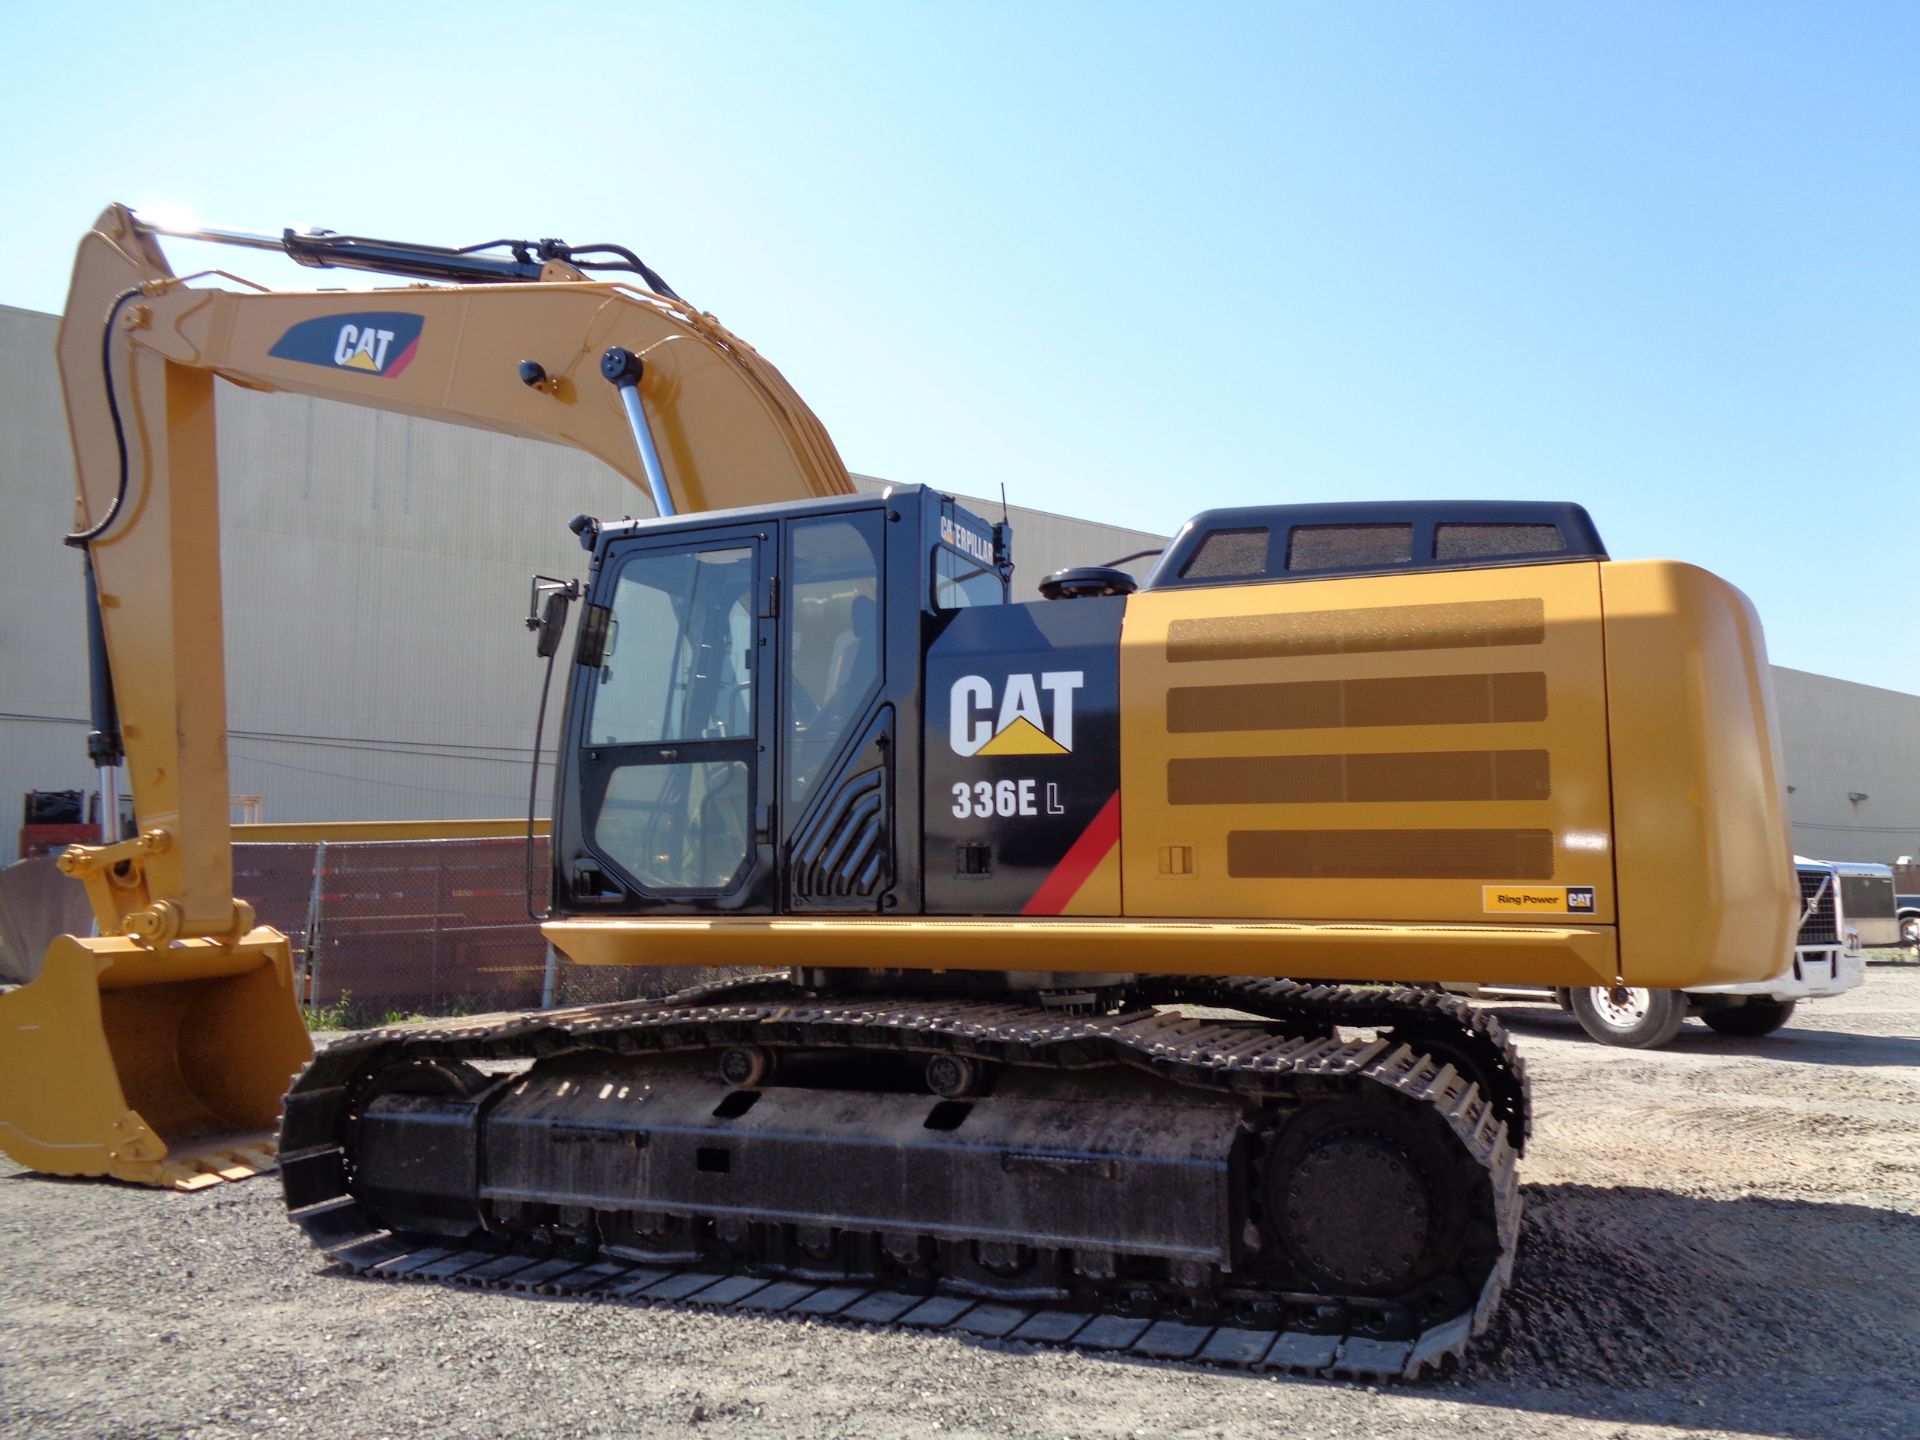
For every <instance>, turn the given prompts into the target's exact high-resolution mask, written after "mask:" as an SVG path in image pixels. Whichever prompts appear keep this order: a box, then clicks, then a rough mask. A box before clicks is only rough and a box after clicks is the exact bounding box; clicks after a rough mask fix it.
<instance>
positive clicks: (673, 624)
mask: <svg viewBox="0 0 1920 1440" xmlns="http://www.w3.org/2000/svg"><path fill="white" fill-rule="evenodd" d="M772 552H773V545H772V543H771V541H770V539H769V537H768V534H767V532H765V531H762V530H757V529H756V530H745V529H732V530H712V531H705V532H702V533H700V534H699V535H697V536H683V537H663V538H662V539H660V540H657V541H653V540H641V541H636V542H634V543H632V544H629V545H622V544H616V545H615V546H614V547H613V548H612V549H611V550H610V551H609V552H608V554H607V556H606V558H605V560H604V562H603V566H604V570H605V572H606V574H605V575H604V576H603V578H602V580H601V582H600V584H599V586H598V587H597V588H598V592H599V593H598V596H597V597H596V598H597V599H598V601H599V603H598V605H597V606H595V607H594V609H593V610H592V611H590V612H589V622H590V623H593V624H597V625H600V626H602V627H603V628H604V635H603V636H601V637H598V638H597V640H596V639H594V638H593V637H588V638H587V639H585V640H583V644H585V645H592V646H593V647H594V649H595V650H596V651H597V654H593V653H590V654H586V655H585V656H584V660H583V663H582V664H581V665H580V666H579V667H578V672H577V674H576V682H575V683H576V686H577V687H579V688H577V689H576V690H575V692H574V695H573V701H574V709H575V712H576V714H578V715H579V716H580V717H581V718H580V719H579V720H577V721H576V722H575V723H574V726H573V734H572V740H573V759H574V764H575V765H576V767H577V772H576V773H577V774H578V777H579V783H578V787H577V789H576V790H575V793H576V794H577V796H578V806H579V809H578V818H577V821H575V822H574V823H572V824H570V825H569V826H568V827H567V828H568V831H569V836H570V843H571V846H572V849H573V852H574V853H573V855H572V858H571V861H570V864H571V871H572V874H571V881H570V884H569V886H568V888H569V889H570V891H571V898H572V900H573V901H574V902H575V903H576V905H577V904H578V903H579V902H582V901H584V902H586V903H587V904H589V905H592V906H594V908H615V909H626V908H630V906H632V902H634V901H642V902H651V903H646V904H643V905H640V906H637V907H632V908H644V909H654V908H658V907H668V908H673V909H679V910H690V911H714V910H720V911H728V912H735V913H739V912H746V913H768V912H770V911H771V910H772V909H773V906H774V901H775V895H776V890H777V887H776V885H775V877H774V868H775V867H774V863H773V844H772V836H771V834H770V833H769V829H770V815H771V809H770V806H771V803H772V797H773V790H774V785H775V776H774V774H773V766H772V764H771V763H770V754H769V752H768V750H767V749H766V748H765V747H764V744H763V739H762V737H763V736H766V735H768V734H770V733H771V723H770V722H771V715H772V706H773V692H774V689H775V687H774V685H773V684H772V678H773V677H772V676H771V675H770V674H768V673H766V662H767V657H769V656H770V655H772V653H773V649H772V644H771V642H772V637H773V632H772V625H773V620H772V611H773V602H772V596H773V585H772V575H771V570H770V566H771V564H772V560H773V553H772ZM592 661H597V663H584V662H592Z"/></svg>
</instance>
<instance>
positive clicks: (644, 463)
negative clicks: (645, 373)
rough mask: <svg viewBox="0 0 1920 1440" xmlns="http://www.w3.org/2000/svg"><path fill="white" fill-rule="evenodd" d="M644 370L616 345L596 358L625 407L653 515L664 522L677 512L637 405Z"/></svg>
mask: <svg viewBox="0 0 1920 1440" xmlns="http://www.w3.org/2000/svg"><path fill="white" fill-rule="evenodd" d="M644 368H645V366H644V365H643V364H642V362H641V359H640V357H639V356H638V355H636V354H634V353H633V352H632V351H631V350H627V349H624V348H622V347H621V346H618V345H615V346H613V347H612V348H611V349H610V350H608V351H607V353H606V354H604V355H602V356H601V357H600V373H601V374H602V375H604V376H605V377H606V378H607V381H608V383H610V384H611V385H612V386H613V388H614V389H616V390H618V391H619V392H620V403H621V404H622V405H624V406H626V409H627V424H628V425H629V426H631V427H632V429H633V443H634V444H635V445H636V446H638V447H639V450H640V468H641V469H643V470H645V471H646V472H647V488H648V489H649V490H651V491H652V492H653V508H654V512H655V513H656V514H658V515H659V516H660V518H661V519H662V520H665V519H668V518H670V517H671V516H673V515H676V514H678V513H679V512H678V511H677V510H675V509H674V508H673V492H672V491H670V490H668V489H667V472H666V471H665V470H663V469H661V468H660V452H659V450H657V449H656V448H655V447H654V443H653V428H652V427H651V426H650V425H648V424H647V410H646V406H644V405H642V404H641V403H640V375H641V372H642V370H643V369H644Z"/></svg>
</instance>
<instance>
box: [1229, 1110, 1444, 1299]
mask: <svg viewBox="0 0 1920 1440" xmlns="http://www.w3.org/2000/svg"><path fill="white" fill-rule="evenodd" d="M1425 1118H1426V1117H1424V1116H1421V1115H1417V1114H1407V1113H1403V1112H1402V1111H1401V1110H1400V1109H1398V1108H1397V1107H1394V1106H1391V1105H1387V1104H1379V1103H1368V1104H1355V1103H1349V1102H1328V1103H1323V1104H1320V1105H1316V1106H1311V1107H1309V1108H1308V1109H1306V1110H1304V1111H1302V1112H1301V1113H1300V1114H1299V1115H1298V1116H1297V1117H1296V1118H1295V1119H1294V1120H1293V1121H1292V1123H1290V1124H1289V1125H1288V1126H1287V1127H1286V1128H1285V1129H1284V1130H1283V1131H1281V1133H1280V1134H1279V1136H1278V1137H1277V1138H1276V1140H1275V1143H1274V1145H1273V1147H1272V1151H1271V1154H1270V1158H1269V1161H1268V1164H1267V1167H1266V1180H1265V1187H1266V1195H1265V1200H1266V1210H1267V1217H1268V1227H1269V1229H1270V1230H1271V1232H1272V1234H1273V1235H1274V1238H1275V1239H1277V1240H1278V1241H1279V1245H1280V1249H1281V1251H1282V1253H1283V1254H1284V1255H1285V1256H1286V1258H1287V1260H1288V1262H1289V1263H1290V1264H1291V1265H1292V1267H1293V1268H1294V1269H1295V1270H1296V1271H1297V1272H1298V1274H1299V1275H1300V1276H1301V1277H1302V1278H1304V1279H1305V1280H1306V1281H1307V1282H1309V1285H1310V1287H1311V1288H1313V1289H1316V1290H1322V1291H1326V1292H1328V1293H1331V1294H1348V1295H1367V1296H1382V1297H1384V1296H1403V1295H1407V1294H1408V1293H1409V1292H1410V1291H1413V1290H1416V1289H1417V1288H1418V1287H1419V1286H1421V1285H1422V1284H1423V1283H1424V1282H1425V1281H1427V1280H1429V1279H1431V1278H1432V1277H1433V1276H1435V1275H1436V1274H1439V1273H1440V1272H1442V1271H1444V1270H1446V1269H1447V1268H1449V1266H1450V1265H1451V1263H1452V1261H1453V1258H1454V1256H1453V1253H1452V1250H1453V1249H1454V1248H1455V1247H1453V1246H1449V1245H1448V1244H1447V1243H1446V1239H1445V1237H1447V1236H1449V1235H1457V1234H1458V1233H1459V1229H1460V1220H1461V1219H1462V1218H1463V1217H1464V1215H1465V1213H1466V1210H1467V1208H1468V1196H1467V1195H1466V1193H1465V1192H1464V1190H1463V1189H1462V1188H1461V1187H1460V1185H1459V1182H1458V1180H1457V1179H1456V1162H1455V1157H1454V1156H1452V1155H1450V1154H1449V1153H1448V1151H1449V1148H1450V1147H1449V1146H1448V1145H1447V1143H1446V1140H1445V1139H1444V1138H1443V1137H1440V1136H1436V1135H1434V1134H1433V1133H1432V1130H1431V1127H1430V1126H1429V1125H1427V1124H1426V1123H1423V1122H1424V1121H1425Z"/></svg>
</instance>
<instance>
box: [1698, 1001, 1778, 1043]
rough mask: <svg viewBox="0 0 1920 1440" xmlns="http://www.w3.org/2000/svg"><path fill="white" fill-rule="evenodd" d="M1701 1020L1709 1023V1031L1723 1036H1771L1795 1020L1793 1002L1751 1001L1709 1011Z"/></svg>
mask: <svg viewBox="0 0 1920 1440" xmlns="http://www.w3.org/2000/svg"><path fill="white" fill-rule="evenodd" d="M1700 1018H1701V1019H1702V1020H1704V1021H1706V1022H1707V1028H1708V1029H1710V1030H1717V1031H1719V1032H1720V1033H1721V1034H1722V1035H1745V1036H1754V1035H1771V1034H1772V1033H1773V1032H1774V1031H1776V1030H1778V1029H1779V1028H1780V1027H1781V1026H1782V1025H1784V1024H1786V1023H1787V1021H1789V1020H1791V1019H1792V1018H1793V1001H1791V1000H1749V1001H1747V1003H1746V1004H1744V1005H1729V1006H1728V1007H1727V1008H1726V1009H1724V1010H1709V1011H1707V1013H1706V1014H1704V1015H1702V1016H1701V1017H1700Z"/></svg>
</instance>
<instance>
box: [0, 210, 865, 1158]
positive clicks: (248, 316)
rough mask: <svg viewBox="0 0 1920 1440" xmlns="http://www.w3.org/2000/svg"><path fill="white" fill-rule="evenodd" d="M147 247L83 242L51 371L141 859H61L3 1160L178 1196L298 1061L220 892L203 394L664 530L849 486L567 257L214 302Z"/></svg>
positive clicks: (710, 335)
mask: <svg viewBox="0 0 1920 1440" xmlns="http://www.w3.org/2000/svg"><path fill="white" fill-rule="evenodd" d="M196 233H198V234H199V238H205V239H220V240H231V241H236V242H238V243H243V244H254V245H260V244H263V243H277V242H263V241H261V240H260V239H258V238H256V237H238V236H230V235H224V234H221V233H219V232H196ZM155 236H156V231H155V230H154V229H153V228H151V227H148V226H145V225H143V224H142V223H141V222H140V221H139V220H138V219H137V218H136V217H135V216H134V215H133V214H132V212H130V211H129V210H127V209H126V208H124V207H122V206H117V205H116V206H113V207H110V208H109V209H108V210H106V211H105V212H104V213H103V214H102V215H101V216H100V218H99V220H98V221H97V222H95V225H94V228H93V230H92V231H91V232H90V233H89V234H88V235H87V236H86V238H85V239H84V240H82V241H81V244H80V251H79V255H78V257H77V259H76V260H75V263H74V272H73V284H72V287H71V290H70V291H69V294H68V300H67V309H66V315H65V318H64V319H63V321H62V323H61V327H60V338H59V351H58V354H59V365H60V376H61V383H62V385H63V387H64V389H65V393H66V399H67V414H68V423H69V425H70V427H71V430H72V438H73V449H74V457H75V462H76V471H77V477H78V484H77V493H76V496H75V526H76V537H79V536H85V537H87V538H86V544H87V548H88V552H89V555H90V558H91V561H92V570H93V577H94V583H95V586H96V589H97V594H98V599H99V603H100V607H101V620H102V628H103V630H104V633H105V641H106V652H107V657H108V662H109V669H110V672H111V675H112V681H113V687H114V691H115V695H116V698H117V700H118V704H119V713H120V721H121V731H122V734H123V736H124V739H125V746H126V760H127V768H128V771H129V776H130V780H131V786H132V792H133V802H134V814H135V817H136V822H137V832H138V833H137V836H136V838H134V839H130V840H126V841H122V842H119V843H117V844H109V845H105V846H75V847H73V848H72V849H71V850H69V851H68V852H67V854H66V855H65V856H64V857H63V858H62V861H61V865H62V868H63V869H64V870H65V871H66V872H67V873H68V874H70V875H74V876H76V877H78V878H79V879H81V880H82V881H83V882H84V883H85V884H86V886H87V893H88V897H89V900H90V901H91V903H92V906H93V909H94V913H95V917H96V920H97V923H98V929H99V931H100V934H99V935H98V936H97V937H93V938H88V937H82V936H73V935H67V936H61V937H59V938H58V939H56V940H55V941H54V942H53V944H52V945H51V947H50V948H49V950H48V952H47V956H46V961H45V964H44V966H43V968H42V972H41V975H40V976H39V978H38V979H36V980H35V981H34V982H33V983H32V984H29V985H27V986H24V987H23V988H21V989H20V990H18V991H15V992H14V993H12V994H9V995H5V996H0V1150H4V1151H5V1152H6V1153H7V1154H8V1155H9V1156H11V1157H12V1158H13V1159H15V1160H16V1161H18V1162H19V1163H21V1164H23V1165H26V1166H29V1167H30V1168H32V1169H36V1170H41V1171H46V1172H49V1173H53V1174H68V1175H78V1174H106V1175H113V1176H116V1177H118V1178H121V1179H125V1180H135V1181H142V1182H146V1183H153V1184H167V1185H181V1186H189V1187H192V1186H198V1185H201V1184H207V1183H213V1182H214V1181H216V1180H218V1179H222V1178H226V1179H237V1178H241V1177H242V1176H244V1175H246V1174H250V1173H252V1172H253V1171H254V1170H256V1169H258V1168H259V1167H260V1166H261V1165H262V1164H265V1163H268V1158H269V1156H270V1153H271V1141H270V1136H271V1132H272V1128H273V1125H274V1121H275V1116H276V1114H277V1111H278V1108H279V1102H280V1097H281V1095H282V1093H283V1092H284V1091H285V1088H286V1083H287V1080H288V1077H289V1076H290V1075H291V1074H292V1073H293V1072H294V1071H295V1070H296V1069H297V1068H298V1067H299V1066H300V1065H301V1064H302V1063H303V1062H304V1061H305V1059H306V1058H307V1056H308V1055H310V1054H311V1046H310V1044H309V1042H308V1039H307V1034H306V1029H305V1026H304V1024H303V1022H302V1020H301V1016H300V1012H299V1007H298V1003H297V997H296V995H295V992H294V986H293V980H292V961H291V955H290V951H289V947H288V944H287V940H286V937H285V936H283V935H281V934H280V933H279V932H278V931H276V930H273V929H270V928H268V927H265V926H256V925H255V924H254V916H253V912H252V908H251V907H250V906H248V905H247V904H246V903H245V902H243V901H240V900H237V899H235V898H234V895H233V856H232V844H231V835H230V826H229V815H228V803H227V796H228V793H229V787H228V783H227V743H226V742H227V734H226V676H225V661H224V653H225V652H224V642H223V635H222V628H221V587H220V524H219V500H218V495H219V486H218V478H217V470H216V465H215V455H214V450H215V407H214V383H213V382H214V380H215V378H216V377H218V378H220V379H225V380H228V381H231V382H232V383H234V384H237V385H243V386H246V387H247V388H249V389H255V390H283V391H292V392H296V393H300V394H307V395H318V396H323V397H326V398H328V399H333V400H341V401H345V402H347V403H349V404H355V405H368V406H373V407H375V408H377V409H382V410H394V411H399V412H401V413H403V414H409V415H418V416H422V417H425V418H429V419H435V420H450V421H454V422H457V423H461V424H466V425H473V426H477V427H480V428H483V429H489V430H498V431H504V432H506V433H509V434H515V435H524V436H529V437H533V438H536V439H543V440H551V441H556V442H558V443H561V444H565V445H571V446H574V447H577V448H579V449H582V450H585V451H588V452H589V453H591V454H593V455H596V456H598V457H599V458H600V459H602V460H604V461H605V462H606V463H607V464H609V465H611V466H612V467H613V468H614V469H616V470H618V471H619V472H620V473H621V474H623V475H625V476H627V477H628V479H630V480H632V481H633V482H634V483H635V484H636V485H639V486H642V487H644V488H647V489H649V490H650V491H652V492H653V494H654V496H655V500H656V505H657V507H658V508H661V509H663V510H669V509H670V510H671V511H672V512H673V513H684V512H687V511H694V510H709V509H718V508H725V507H731V506H737V505H754V504H764V503H768V502H773V501H781V500H793V499H803V498H806V497H808V496H817V495H837V494H845V493H847V492H849V491H850V490H851V489H852V486H851V483H850V482H849V480H848V478H847V473H846V469H845V467H844V466H843V465H842V463H841V461H840V458H839V456H838V454H837V453H836V452H835V450H834V448H833V443H832V441H831V440H830V439H829V438H828V437H827V433H826V431H825V429H824V428H823V427H822V426H821V424H820V422H819V421H818V420H817V419H816V418H815V417H814V415H813V413H812V412H811V411H810V410H808V408H807V407H806V405H805V403H804V402H802V401H801V399H800V398H799V396H798V395H797V394H795V393H794V391H793V390H792V388H791V387H790V386H788V385H787V383H786V381H785V380H784V379H783V378H782V377H781V376H780V374H779V372H778V371H776V370H775V369H774V368H773V367H772V366H771V365H769V364H767V363H766V361H764V360H762V359H761V358H760V356H759V355H758V354H757V353H755V351H754V350H753V349H752V348H751V347H750V346H748V345H746V344H745V343H743V342H742V341H740V340H739V339H737V338H736V337H734V336H733V335H732V334H730V333H729V332H728V331H727V330H725V329H724V328H723V327H722V326H721V325H720V324H719V323H718V322H717V321H715V320H714V319H713V318H712V317H711V316H709V315H705V314H702V313H700V312H698V311H695V310H694V309H692V308H691V307H690V306H688V305H687V304H685V303H684V302H683V301H680V300H679V299H678V298H676V297H672V296H671V294H670V292H669V293H668V294H660V293H653V292H651V291H648V290H640V289H635V288H632V287H630V286H627V285H623V284H615V283H607V282H603V281H594V280H589V279H587V278H586V276H585V274H584V273H583V268H582V267H581V265H577V264H575V263H570V261H571V258H572V257H570V256H567V255H566V252H564V250H560V251H558V252H557V253H551V254H549V256H548V257H547V258H545V259H533V260H530V259H529V257H528V256H527V254H526V253H525V252H524V251H522V252H520V258H519V262H518V264H517V266H514V265H508V264H507V263H506V262H501V266H502V269H503V270H505V271H508V272H510V273H514V274H518V275H526V274H530V275H531V277H532V278H527V279H523V280H522V279H517V278H516V279H507V280H505V283H495V279H494V276H492V275H483V276H481V277H480V278H481V280H482V281H483V283H458V284H438V285H410V286H405V287H401V288H395V289H383V290H377V291H329V292H285V291H269V290H261V289H257V288H241V289H227V288H210V287H206V286H203V285H195V284H189V283H188V282H189V280H202V279H204V278H206V277H200V276H194V277H187V278H185V279H183V278H179V277H176V276H175V275H174V274H173V272H172V270H171V269H170V268H169V267H168V265H167V262H166V260H165V258H164V256H163V255H162V254H161V252H160V248H159V245H158V243H157V240H156V238H155ZM300 238H303V237H294V236H292V235H289V236H288V237H286V241H285V248H286V249H287V250H288V251H289V252H290V253H294V254H295V255H296V258H302V259H305V260H306V261H307V263H320V264H329V263H351V264H355V265H358V266H359V267H360V268H378V269H386V270H388V271H390V272H391V271H397V272H398V273H402V274H439V273H443V272H442V271H441V270H440V269H438V268H436V267H437V266H438V265H439V264H440V263H441V261H440V258H439V257H445V265H446V267H447V269H446V272H445V273H453V274H457V275H463V276H464V275H468V274H470V273H474V271H475V270H476V269H477V267H479V266H482V265H484V264H486V263H488V262H487V261H485V260H478V259H470V258H467V257H468V256H469V255H470V254H471V252H451V251H429V250H426V249H425V248H424V247H412V248H411V251H410V250H409V247H383V246H381V245H380V243H379V242H365V244H366V245H367V246H368V247H369V248H368V249H367V250H366V251H362V252H361V253H359V254H357V255H355V254H354V253H353V252H352V250H351V247H352V246H353V245H355V244H358V243H361V242H346V243H345V244H343V245H340V247H339V253H340V254H341V255H342V257H343V258H342V259H340V260H339V261H335V260H333V259H330V258H326V256H325V254H324V253H323V254H322V258H319V259H315V258H312V256H313V254H314V253H315V252H316V251H318V250H319V247H321V246H323V245H325V243H326V242H324V241H318V240H311V239H309V240H307V245H306V253H304V254H303V253H301V247H300V246H299V245H298V243H297V242H298V240H299V239H300ZM410 253H411V254H414V255H422V256H425V257H426V260H425V262H424V263H423V264H421V265H418V266H416V265H413V264H410V263H409V254H410ZM638 268H639V269H640V270H641V272H642V274H643V275H644V276H646V277H647V278H648V279H649V281H650V282H657V277H653V276H652V275H651V272H647V271H645V269H644V267H638ZM222 278H231V277H222ZM236 283H237V284H240V285H245V284H246V282H236ZM654 288H655V289H656V290H662V291H664V290H665V288H666V287H665V286H664V283H655V286H654ZM636 382H637V383H636ZM636 410H637V411H638V413H637V414H636V413H634V412H635V411H636ZM123 446H124V450H123ZM123 454H124V457H125V458H124V461H123V458H122V457H123ZM650 471H651V473H649V472H650Z"/></svg>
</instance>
